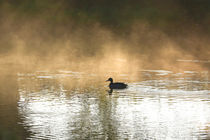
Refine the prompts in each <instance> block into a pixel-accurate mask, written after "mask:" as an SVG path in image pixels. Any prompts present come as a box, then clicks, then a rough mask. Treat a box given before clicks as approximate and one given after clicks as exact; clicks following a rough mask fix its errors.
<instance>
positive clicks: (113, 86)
mask: <svg viewBox="0 0 210 140" xmlns="http://www.w3.org/2000/svg"><path fill="white" fill-rule="evenodd" d="M106 81H110V84H109V88H110V89H125V88H127V87H128V85H127V84H125V83H120V82H115V83H114V82H113V79H112V78H109V79H108V80H106Z"/></svg>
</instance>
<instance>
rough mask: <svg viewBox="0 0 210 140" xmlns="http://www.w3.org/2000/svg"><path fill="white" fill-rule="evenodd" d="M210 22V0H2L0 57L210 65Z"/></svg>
mask: <svg viewBox="0 0 210 140" xmlns="http://www.w3.org/2000/svg"><path fill="white" fill-rule="evenodd" d="M209 25H210V1H209V0H160V1H156V0H149V1H148V0H132V1H129V0H114V1H113V0H97V1H95V0H59V1H57V0H44V1H43V0H30V1H29V0H7V1H5V0H1V1H0V64H2V65H3V64H4V65H8V64H9V65H10V64H12V65H14V64H15V65H20V66H24V67H30V68H33V67H43V68H58V67H68V68H74V69H77V70H82V69H83V70H84V69H92V70H95V71H107V70H115V71H119V72H121V71H126V72H128V71H129V72H132V71H136V70H139V69H147V68H153V69H170V70H180V69H183V68H184V69H190V70H193V69H209V67H210V65H209V63H210V60H209V55H210V45H209V44H210V39H209V37H210V26H209ZM182 60H192V61H188V62H185V61H184V62H183V61H182ZM197 62H199V63H197Z"/></svg>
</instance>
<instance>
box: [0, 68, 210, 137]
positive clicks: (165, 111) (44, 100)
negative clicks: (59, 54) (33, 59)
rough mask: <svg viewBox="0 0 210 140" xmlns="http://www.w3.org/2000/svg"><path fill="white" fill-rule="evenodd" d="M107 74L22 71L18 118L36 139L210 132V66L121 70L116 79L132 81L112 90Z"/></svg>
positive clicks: (199, 135) (20, 123) (204, 134)
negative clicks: (203, 68)
mask: <svg viewBox="0 0 210 140" xmlns="http://www.w3.org/2000/svg"><path fill="white" fill-rule="evenodd" d="M107 77H110V74H107V75H97V74H91V73H85V72H72V71H54V72H50V71H36V72H32V73H18V74H17V76H16V78H17V87H16V89H17V92H18V95H19V98H18V101H17V105H16V106H17V109H18V110H17V113H18V114H16V116H15V117H17V118H19V119H18V120H17V123H18V124H19V125H20V126H23V127H24V129H25V130H26V131H27V134H28V136H27V138H34V139H189V140H191V139H208V138H210V109H209V108H210V81H209V79H208V78H209V73H208V71H201V72H198V71H183V72H180V73H174V72H171V71H165V70H141V71H139V76H137V77H130V76H128V74H121V75H118V76H116V77H115V79H117V80H119V81H125V82H127V83H128V85H129V87H128V88H127V89H125V90H114V91H113V93H112V95H109V94H108V92H107V91H108V87H107V85H106V84H107V83H106V82H105V80H106V79H107ZM1 111H2V110H1Z"/></svg>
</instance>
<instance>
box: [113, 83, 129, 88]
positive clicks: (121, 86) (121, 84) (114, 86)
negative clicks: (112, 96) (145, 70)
mask: <svg viewBox="0 0 210 140" xmlns="http://www.w3.org/2000/svg"><path fill="white" fill-rule="evenodd" d="M127 86H128V85H127V84H124V83H110V84H109V88H111V89H124V88H127Z"/></svg>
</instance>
